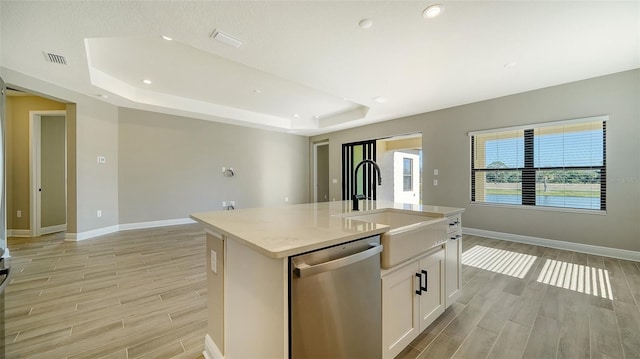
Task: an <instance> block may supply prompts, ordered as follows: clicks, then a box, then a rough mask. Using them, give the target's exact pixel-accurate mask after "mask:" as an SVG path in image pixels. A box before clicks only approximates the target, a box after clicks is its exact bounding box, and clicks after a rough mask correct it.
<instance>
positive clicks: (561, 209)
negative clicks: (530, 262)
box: [469, 201, 607, 216]
mask: <svg viewBox="0 0 640 359" xmlns="http://www.w3.org/2000/svg"><path fill="white" fill-rule="evenodd" d="M469 205H470V206H480V207H495V208H508V209H524V210H533V211H547V212H562V213H579V214H595V215H599V216H606V215H607V211H606V210H605V211H602V210H599V209H580V208H570V207H552V206H523V205H521V204H506V203H493V202H472V201H469Z"/></svg>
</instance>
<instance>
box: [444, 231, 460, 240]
mask: <svg viewBox="0 0 640 359" xmlns="http://www.w3.org/2000/svg"><path fill="white" fill-rule="evenodd" d="M460 239H462V230H460V229H458V230H457V231H455V232H449V233H447V240H449V241H458V240H460Z"/></svg>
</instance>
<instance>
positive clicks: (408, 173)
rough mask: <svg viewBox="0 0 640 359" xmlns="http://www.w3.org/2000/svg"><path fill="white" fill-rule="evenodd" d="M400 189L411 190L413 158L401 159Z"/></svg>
mask: <svg viewBox="0 0 640 359" xmlns="http://www.w3.org/2000/svg"><path fill="white" fill-rule="evenodd" d="M402 190H403V191H405V192H411V191H413V159H411V158H403V159H402Z"/></svg>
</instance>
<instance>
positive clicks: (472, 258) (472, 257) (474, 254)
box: [462, 246, 538, 278]
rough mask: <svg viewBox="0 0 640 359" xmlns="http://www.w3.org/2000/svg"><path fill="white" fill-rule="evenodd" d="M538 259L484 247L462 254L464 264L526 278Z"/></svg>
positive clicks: (474, 248)
mask: <svg viewBox="0 0 640 359" xmlns="http://www.w3.org/2000/svg"><path fill="white" fill-rule="evenodd" d="M537 258H538V257H536V256H532V255H529V254H524V253H518V252H512V251H507V250H504V249H497V248H491V247H484V246H475V247H473V248H471V249H469V250H467V251H466V252H464V253H462V264H464V265H468V266H472V267H476V268H480V269H485V270H488V271H492V272H496V273H500V274H505V275H508V276H511V277H516V278H524V276H525V275H527V273H528V272H529V269H531V266H532V265H533V262H535V260H536V259H537Z"/></svg>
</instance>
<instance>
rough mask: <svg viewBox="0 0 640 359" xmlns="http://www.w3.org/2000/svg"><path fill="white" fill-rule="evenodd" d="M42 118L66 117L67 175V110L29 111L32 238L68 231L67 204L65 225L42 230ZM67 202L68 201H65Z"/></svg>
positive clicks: (30, 228)
mask: <svg viewBox="0 0 640 359" xmlns="http://www.w3.org/2000/svg"><path fill="white" fill-rule="evenodd" d="M42 116H64V126H65V146H64V151H65V156H64V167H65V170H64V173H65V177H66V173H67V146H66V143H67V138H66V136H67V135H66V132H67V131H66V128H67V111H66V110H47V111H29V197H30V198H29V217H30V218H29V222H30V223H29V232H30V234H29V235H30V236H31V237H38V236H41V235H43V234H48V233H55V232H61V231H66V230H67V222H68V218H67V213H66V212H67V203H65V223H64V224H63V225H58V226H52V227H47V228H42V218H41V217H42V212H41V209H42V208H41V207H42V203H41V200H42V199H41V192H40V191H39V188H40V183H41V180H42V178H41V172H42V171H41V167H42V166H41V157H40V155H41V153H40V139H41V136H42V134H41V122H42ZM67 190H68V189H67V181H66V180H65V186H64V191H65V199H66V198H67ZM65 202H66V201H65Z"/></svg>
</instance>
